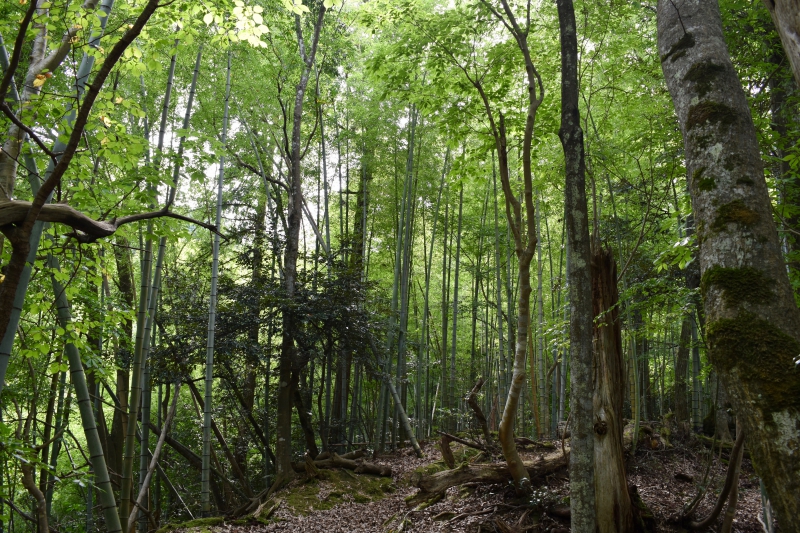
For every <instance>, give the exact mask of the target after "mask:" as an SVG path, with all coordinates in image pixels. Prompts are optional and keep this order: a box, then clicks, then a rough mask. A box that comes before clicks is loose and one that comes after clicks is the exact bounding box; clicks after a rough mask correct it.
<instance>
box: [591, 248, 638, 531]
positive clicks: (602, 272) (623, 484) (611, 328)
mask: <svg viewBox="0 0 800 533" xmlns="http://www.w3.org/2000/svg"><path fill="white" fill-rule="evenodd" d="M618 301H619V295H618V293H617V265H616V262H615V261H614V257H613V255H612V254H611V251H610V250H602V249H601V248H600V247H597V249H596V250H594V253H593V254H592V304H593V305H592V308H593V309H592V310H593V314H594V316H595V317H596V318H595V323H594V476H595V477H594V485H595V505H596V512H597V518H596V521H597V531H599V532H600V533H631V532H633V530H634V528H633V509H632V506H631V498H630V494H629V493H628V482H627V479H626V478H625V455H624V452H623V443H622V429H623V427H624V425H625V424H624V421H623V419H622V403H623V399H624V392H625V362H624V360H623V358H622V329H621V325H620V319H619V306H618Z"/></svg>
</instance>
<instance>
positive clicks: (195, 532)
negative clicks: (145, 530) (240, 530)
mask: <svg viewBox="0 0 800 533" xmlns="http://www.w3.org/2000/svg"><path fill="white" fill-rule="evenodd" d="M224 522H225V518H223V517H221V516H212V517H209V518H195V519H194V520H189V521H188V522H182V523H179V524H176V523H169V524H167V525H165V526H164V527H162V528H161V529H159V530H158V531H156V533H170V532H171V531H177V530H181V531H186V532H191V533H210V532H211V528H212V527H214V526H220V525H222V524H223V523H224Z"/></svg>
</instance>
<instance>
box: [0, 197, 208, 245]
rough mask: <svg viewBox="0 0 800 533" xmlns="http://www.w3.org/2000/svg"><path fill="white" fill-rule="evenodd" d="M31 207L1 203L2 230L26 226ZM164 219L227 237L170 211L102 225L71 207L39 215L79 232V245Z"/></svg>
mask: <svg viewBox="0 0 800 533" xmlns="http://www.w3.org/2000/svg"><path fill="white" fill-rule="evenodd" d="M30 207H31V202H23V201H20V200H12V201H8V202H0V227H4V226H5V227H8V226H12V225H16V224H20V223H22V222H23V221H24V220H25V217H26V216H27V214H28V211H29V210H30ZM160 217H168V218H174V219H177V220H183V221H184V222H190V223H192V224H195V225H197V226H200V227H202V228H205V229H207V230H209V231H211V232H213V233H216V234H217V235H220V236H222V237H224V235H222V234H221V233H220V232H219V230H218V229H217V227H216V226H214V225H212V224H207V223H205V222H201V221H199V220H196V219H193V218H191V217H187V216H184V215H179V214H177V213H173V212H171V211H168V210H167V209H160V210H158V211H150V212H147V213H137V214H135V215H127V216H124V217H119V218H112V219H111V220H110V221H102V220H94V219H92V218H90V217H89V216H87V215H85V214H84V213H81V212H80V211H78V210H77V209H75V208H73V207H72V206H70V205H67V204H46V205H44V206H42V210H41V211H40V212H39V217H38V220H41V221H43V222H57V223H60V224H64V225H66V226H69V227H71V228H72V229H73V230H75V232H74V233H72V234H70V235H72V236H73V237H75V238H76V239H77V240H78V241H79V242H83V243H91V242H94V241H96V240H97V239H101V238H103V237H108V236H110V235H113V234H114V233H115V232H116V231H117V230H118V229H119V228H120V226H123V225H125V224H130V223H131V222H138V221H140V220H149V219H152V218H160Z"/></svg>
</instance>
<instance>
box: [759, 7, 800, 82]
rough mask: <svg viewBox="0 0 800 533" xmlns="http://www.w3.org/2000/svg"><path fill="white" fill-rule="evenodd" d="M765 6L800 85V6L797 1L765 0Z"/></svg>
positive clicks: (795, 79)
mask: <svg viewBox="0 0 800 533" xmlns="http://www.w3.org/2000/svg"><path fill="white" fill-rule="evenodd" d="M764 5H766V6H767V10H769V14H770V16H771V17H772V22H774V23H775V29H776V30H777V31H778V35H779V36H780V38H781V44H782V45H783V49H784V50H785V51H786V57H788V58H789V64H790V65H791V66H792V75H793V76H794V81H795V82H797V84H798V85H800V4H798V3H797V2H796V0H764Z"/></svg>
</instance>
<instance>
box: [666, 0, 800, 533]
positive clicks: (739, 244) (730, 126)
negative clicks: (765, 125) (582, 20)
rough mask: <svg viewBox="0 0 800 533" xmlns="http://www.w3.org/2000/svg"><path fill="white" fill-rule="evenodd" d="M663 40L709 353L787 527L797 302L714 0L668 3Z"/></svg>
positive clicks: (793, 498)
mask: <svg viewBox="0 0 800 533" xmlns="http://www.w3.org/2000/svg"><path fill="white" fill-rule="evenodd" d="M658 40H659V53H660V55H661V66H662V68H663V70H664V75H665V77H666V81H667V86H668V87H669V90H670V94H671V95H672V100H673V103H674V105H675V110H676V112H677V115H678V121H679V123H680V127H681V132H682V133H683V139H684V149H685V153H686V169H687V172H688V175H689V176H690V187H689V191H690V194H691V197H692V206H693V209H694V215H695V219H696V220H697V237H698V242H699V243H700V253H699V257H700V271H701V275H702V278H701V279H702V282H701V290H702V294H703V300H704V302H703V303H704V308H705V316H706V324H707V325H706V333H707V338H706V340H707V343H708V347H709V352H708V354H709V359H710V360H711V363H712V364H713V365H714V367H715V368H716V370H717V372H719V375H720V378H721V379H722V382H723V383H724V385H725V388H726V389H727V391H728V394H729V395H730V399H731V402H732V404H733V407H734V410H735V411H736V414H737V416H738V418H739V421H740V422H742V423H743V426H744V430H745V432H746V434H747V444H748V447H749V449H750V451H751V456H752V457H753V462H754V466H755V468H756V471H757V472H758V475H759V476H760V477H761V479H763V480H764V484H765V486H766V489H767V492H768V494H769V498H770V500H771V501H772V503H773V505H774V507H775V510H776V511H777V515H778V517H779V519H780V521H781V526H782V527H783V528H785V529H786V530H787V531H798V530H800V499H798V497H797V495H798V494H800V455H798V453H797V450H796V448H797V442H798V429H797V428H798V427H800V371H798V368H797V359H798V354H800V310H798V308H797V305H796V303H795V300H794V296H793V294H792V289H791V286H790V284H789V278H788V275H787V272H786V268H785V265H784V261H783V257H782V255H781V250H780V246H779V243H778V235H777V231H776V228H775V223H774V221H773V218H772V206H771V204H770V199H769V195H768V191H767V184H766V181H765V179H764V170H763V167H762V162H761V154H760V151H759V145H758V140H757V138H756V131H755V127H754V125H753V121H752V118H751V115H750V110H749V109H748V107H747V100H746V98H745V94H744V92H743V91H742V87H741V85H740V83H739V79H738V77H737V75H736V71H735V70H734V68H733V65H732V63H731V61H730V57H729V54H728V49H727V46H726V45H725V39H724V36H723V33H722V23H721V20H720V14H719V7H718V4H717V2H715V1H711V0H685V1H684V2H680V3H679V4H675V3H673V2H671V1H670V0H661V1H659V3H658Z"/></svg>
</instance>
